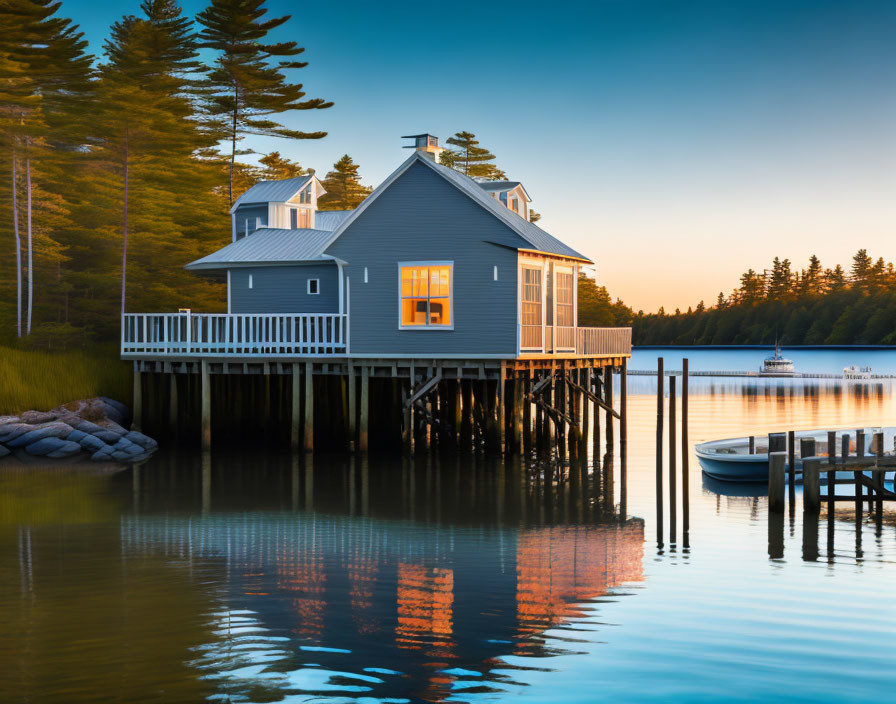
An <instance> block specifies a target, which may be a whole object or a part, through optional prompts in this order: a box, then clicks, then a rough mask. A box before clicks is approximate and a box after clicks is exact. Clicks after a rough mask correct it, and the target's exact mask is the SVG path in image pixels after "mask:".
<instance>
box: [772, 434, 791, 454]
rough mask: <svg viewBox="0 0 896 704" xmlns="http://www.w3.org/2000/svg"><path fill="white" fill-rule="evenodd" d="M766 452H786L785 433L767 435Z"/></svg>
mask: <svg viewBox="0 0 896 704" xmlns="http://www.w3.org/2000/svg"><path fill="white" fill-rule="evenodd" d="M768 451H769V452H770V453H771V452H784V453H786V452H787V433H769V434H768Z"/></svg>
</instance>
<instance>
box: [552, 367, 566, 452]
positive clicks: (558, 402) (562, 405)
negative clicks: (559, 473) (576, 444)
mask: <svg viewBox="0 0 896 704" xmlns="http://www.w3.org/2000/svg"><path fill="white" fill-rule="evenodd" d="M566 374H567V371H566V363H565V362H560V384H559V385H558V386H557V387H556V388H555V389H554V403H553V406H554V408H557V409H559V410H561V411H563V413H566V411H567V405H566V393H567V389H566V386H567V384H566ZM557 452H558V453H559V455H560V459H561V460H564V459H566V421H565V420H563V418H559V419H558V421H557Z"/></svg>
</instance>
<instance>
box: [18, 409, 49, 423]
mask: <svg viewBox="0 0 896 704" xmlns="http://www.w3.org/2000/svg"><path fill="white" fill-rule="evenodd" d="M21 418H22V422H23V423H30V424H31V425H38V424H40V423H52V422H53V421H54V420H56V414H55V413H53V412H52V411H51V412H49V413H45V412H44V411H25V412H24V413H23V414H22V415H21Z"/></svg>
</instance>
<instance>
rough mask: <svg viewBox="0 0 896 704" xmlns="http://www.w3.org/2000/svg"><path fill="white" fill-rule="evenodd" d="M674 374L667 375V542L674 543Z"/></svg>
mask: <svg viewBox="0 0 896 704" xmlns="http://www.w3.org/2000/svg"><path fill="white" fill-rule="evenodd" d="M675 396H676V393H675V375H674V374H673V375H670V376H669V542H670V543H674V542H675V538H676V532H677V525H676V524H677V522H678V505H677V504H678V486H677V483H678V478H677V477H676V474H677V471H678V462H677V456H676V450H677V449H678V448H677V447H676V445H675V441H676V440H677V439H678V437H677V435H678V433H677V431H676V428H675V421H676V417H675V416H676V413H675V411H676V408H675Z"/></svg>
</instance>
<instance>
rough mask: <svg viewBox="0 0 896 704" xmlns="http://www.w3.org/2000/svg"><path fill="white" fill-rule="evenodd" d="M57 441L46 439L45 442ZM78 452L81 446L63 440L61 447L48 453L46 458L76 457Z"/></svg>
mask: <svg viewBox="0 0 896 704" xmlns="http://www.w3.org/2000/svg"><path fill="white" fill-rule="evenodd" d="M57 439H58V438H47V440H57ZM26 449H27V448H26ZM79 452H81V446H80V445H79V444H78V443H76V442H69V441H68V440H63V441H62V447H60V448H59V449H58V450H53V452H48V453H47V457H52V458H53V459H61V458H63V457H72V456H73V455H77V454H78V453H79Z"/></svg>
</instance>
